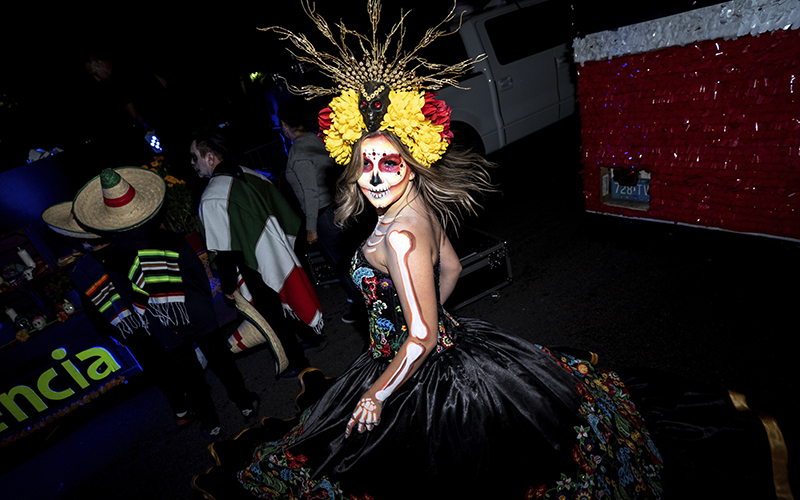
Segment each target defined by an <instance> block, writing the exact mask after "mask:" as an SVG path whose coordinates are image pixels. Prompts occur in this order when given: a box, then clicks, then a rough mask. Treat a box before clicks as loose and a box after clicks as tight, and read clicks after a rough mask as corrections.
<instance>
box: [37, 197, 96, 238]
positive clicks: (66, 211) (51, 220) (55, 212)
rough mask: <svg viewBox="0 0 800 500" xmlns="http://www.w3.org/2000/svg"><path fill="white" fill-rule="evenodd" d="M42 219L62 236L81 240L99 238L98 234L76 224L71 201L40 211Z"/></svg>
mask: <svg viewBox="0 0 800 500" xmlns="http://www.w3.org/2000/svg"><path fill="white" fill-rule="evenodd" d="M42 220H44V223H45V224H47V225H48V226H49V227H50V229H52V230H53V231H55V232H57V233H58V234H63V235H64V236H70V237H72V238H78V239H82V240H93V239H96V238H100V235H98V234H94V233H90V232H89V231H85V230H84V229H83V228H82V227H81V226H79V225H78V221H76V220H75V216H74V215H73V214H72V202H71V201H65V202H63V203H59V204H57V205H53V206H52V207H50V208H48V209H46V210H45V211H44V212H42Z"/></svg>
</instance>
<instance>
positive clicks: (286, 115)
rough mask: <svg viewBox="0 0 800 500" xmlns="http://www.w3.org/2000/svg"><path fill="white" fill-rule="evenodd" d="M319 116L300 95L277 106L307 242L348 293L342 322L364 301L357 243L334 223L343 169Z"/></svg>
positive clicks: (349, 320)
mask: <svg viewBox="0 0 800 500" xmlns="http://www.w3.org/2000/svg"><path fill="white" fill-rule="evenodd" d="M316 116H317V114H316V113H315V112H313V110H312V109H311V106H310V105H309V103H308V102H307V101H305V100H304V99H301V98H299V97H290V98H289V99H287V100H286V101H284V102H283V103H282V104H281V105H280V107H279V108H278V119H279V120H280V124H281V133H282V134H283V135H284V137H286V139H288V140H289V141H290V142H291V149H290V150H289V159H288V161H287V162H286V180H287V181H289V184H290V185H291V186H292V189H293V190H294V193H295V195H296V196H297V199H298V200H299V202H300V206H301V207H302V209H303V213H304V214H305V226H306V227H305V229H306V241H307V242H308V244H309V245H317V247H318V248H319V251H320V253H321V254H322V256H323V257H324V258H325V261H326V263H327V264H328V266H330V268H331V269H332V270H333V272H334V276H336V277H337V278H338V280H339V284H340V285H341V286H342V288H343V289H344V291H345V293H346V294H347V302H348V303H350V310H349V311H347V312H346V313H345V314H343V315H342V321H344V322H345V323H353V322H355V320H356V311H355V310H354V304H358V303H359V302H360V301H361V294H360V293H359V291H358V289H356V287H355V285H354V284H353V280H351V279H350V277H349V275H348V274H349V273H348V267H349V262H350V256H351V255H352V254H353V252H354V251H355V248H356V244H355V243H353V242H352V239H351V238H348V236H349V235H347V234H346V233H345V232H344V230H343V229H342V228H341V227H339V226H337V225H336V224H335V223H334V214H335V212H336V204H335V203H334V195H335V189H334V186H335V183H336V178H337V177H338V176H339V174H340V173H341V168H339V167H338V166H337V165H336V162H334V161H333V159H332V158H331V157H330V155H329V154H328V151H327V150H326V149H325V145H324V144H323V142H322V139H321V138H320V137H319V136H318V135H317V134H316V133H314V130H315V128H316V127H315V126H314V124H313V120H315V119H316Z"/></svg>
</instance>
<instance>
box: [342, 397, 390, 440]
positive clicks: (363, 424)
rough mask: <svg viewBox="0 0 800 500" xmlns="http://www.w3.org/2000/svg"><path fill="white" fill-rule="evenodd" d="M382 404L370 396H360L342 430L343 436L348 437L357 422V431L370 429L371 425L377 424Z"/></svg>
mask: <svg viewBox="0 0 800 500" xmlns="http://www.w3.org/2000/svg"><path fill="white" fill-rule="evenodd" d="M382 408H383V404H381V402H380V401H375V400H374V399H372V398H371V397H366V396H365V397H362V398H361V400H360V401H359V402H358V404H357V405H356V409H355V411H354V412H353V415H352V416H351V417H350V421H348V422H347V429H345V431H344V436H345V437H349V436H350V432H351V431H352V430H353V427H355V426H356V424H358V427H357V428H358V432H359V433H362V432H364V431H371V430H372V428H373V427H375V426H376V425H378V424H379V423H380V421H381V409H382Z"/></svg>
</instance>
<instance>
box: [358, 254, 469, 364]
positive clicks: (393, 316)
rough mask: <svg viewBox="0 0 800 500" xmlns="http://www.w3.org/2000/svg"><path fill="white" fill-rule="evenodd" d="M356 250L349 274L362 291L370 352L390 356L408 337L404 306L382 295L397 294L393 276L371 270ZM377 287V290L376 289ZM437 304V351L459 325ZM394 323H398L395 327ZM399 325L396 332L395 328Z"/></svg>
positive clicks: (450, 343) (451, 340)
mask: <svg viewBox="0 0 800 500" xmlns="http://www.w3.org/2000/svg"><path fill="white" fill-rule="evenodd" d="M358 258H359V256H358V254H356V256H355V257H354V258H353V261H352V268H351V274H352V276H353V281H354V282H355V284H356V286H357V287H358V288H359V289H360V290H361V293H362V294H363V295H364V299H365V300H366V305H367V316H368V319H369V333H370V339H369V352H370V353H371V355H372V357H373V358H375V359H380V358H386V359H392V358H393V357H394V356H395V355H396V354H397V351H399V350H400V347H402V345H403V342H405V341H406V338H407V337H408V328H407V327H406V325H405V318H404V316H403V310H402V309H401V308H400V303H399V301H397V303H396V304H394V305H390V304H387V303H386V302H384V301H383V300H382V299H381V297H387V296H388V297H394V298H396V297H397V293H391V294H388V295H387V293H386V292H394V288H395V287H394V283H393V282H392V278H391V277H390V276H388V275H386V274H384V273H381V272H380V271H377V270H374V269H372V268H370V267H366V266H365V265H363V266H362V265H360V263H359V262H358ZM435 270H436V282H437V283H438V281H439V266H436V268H435ZM378 289H380V290H378ZM439 307H440V315H439V316H440V318H442V319H440V321H439V328H438V339H437V342H436V352H437V353H438V352H442V351H444V350H445V349H447V348H449V347H452V346H453V345H454V344H455V341H454V337H453V331H454V330H455V328H457V327H458V322H457V321H456V320H455V319H454V318H453V317H451V316H450V315H449V314H448V313H447V311H445V310H444V309H443V308H441V306H439ZM395 325H399V327H396V326H395ZM397 328H399V332H398V331H397Z"/></svg>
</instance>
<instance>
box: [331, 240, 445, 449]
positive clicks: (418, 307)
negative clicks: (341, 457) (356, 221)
mask: <svg viewBox="0 0 800 500" xmlns="http://www.w3.org/2000/svg"><path fill="white" fill-rule="evenodd" d="M383 245H385V248H386V250H387V252H386V253H385V255H386V256H387V258H386V260H385V263H386V267H387V268H388V270H389V274H390V275H391V277H392V282H393V283H394V285H395V288H396V289H397V293H398V296H399V298H400V305H401V307H402V309H403V316H404V317H405V320H406V325H407V326H408V331H409V332H408V338H407V339H406V341H405V342H404V343H403V345H402V346H400V349H399V350H398V352H397V354H396V355H395V357H394V359H392V362H391V363H389V366H388V367H387V368H386V371H384V372H383V374H382V375H381V376H380V377H378V380H377V381H375V383H374V384H372V387H370V389H369V390H368V391H367V392H366V393H365V394H364V395H363V396H362V398H361V400H360V401H359V402H358V405H356V409H355V411H354V412H353V415H352V417H351V418H350V421H349V422H348V423H347V429H346V430H345V435H346V436H349V435H350V432H351V431H352V429H353V427H354V426H356V425H357V428H358V432H364V431H365V430H372V428H373V426H375V425H378V423H379V422H380V414H381V411H382V409H383V402H384V401H386V398H388V397H389V396H390V395H392V393H393V392H394V391H395V390H397V388H398V387H400V386H401V385H402V384H403V383H404V382H405V381H406V380H408V379H409V378H410V377H411V376H412V375H413V374H414V373H415V372H416V371H417V370H418V369H419V367H420V366H421V365H422V363H423V362H424V361H425V359H426V358H427V357H428V356H429V355H430V354H431V352H432V351H433V349H434V348H435V347H436V340H437V335H438V324H439V317H438V304H437V303H436V283H435V280H434V273H433V264H432V263H431V255H432V251H433V248H434V246H433V242H432V241H430V238H429V237H427V238H426V237H418V236H417V235H415V233H412V232H411V231H410V230H407V229H401V230H396V229H392V230H390V232H389V234H388V235H387V236H386V240H385V242H384V243H383Z"/></svg>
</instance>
